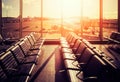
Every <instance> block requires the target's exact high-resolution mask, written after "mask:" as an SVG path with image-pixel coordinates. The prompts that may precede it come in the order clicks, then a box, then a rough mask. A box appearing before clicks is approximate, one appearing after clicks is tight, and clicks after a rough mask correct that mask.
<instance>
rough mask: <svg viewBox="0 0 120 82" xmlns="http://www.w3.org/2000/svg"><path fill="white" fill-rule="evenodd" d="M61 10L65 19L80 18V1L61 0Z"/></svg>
mask: <svg viewBox="0 0 120 82" xmlns="http://www.w3.org/2000/svg"><path fill="white" fill-rule="evenodd" d="M62 9H63V16H64V17H65V18H67V17H74V16H80V0H63V2H62Z"/></svg>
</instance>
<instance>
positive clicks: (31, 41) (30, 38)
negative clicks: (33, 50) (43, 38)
mask: <svg viewBox="0 0 120 82" xmlns="http://www.w3.org/2000/svg"><path fill="white" fill-rule="evenodd" d="M27 38H28V40H29V41H30V43H31V45H34V44H35V42H34V41H33V39H32V37H31V36H27Z"/></svg>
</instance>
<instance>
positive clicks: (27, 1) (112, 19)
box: [2, 0, 118, 39]
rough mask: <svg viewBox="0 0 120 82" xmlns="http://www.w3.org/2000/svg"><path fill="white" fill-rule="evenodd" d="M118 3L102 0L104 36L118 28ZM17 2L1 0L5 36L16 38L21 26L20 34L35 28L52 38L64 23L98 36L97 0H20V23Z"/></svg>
mask: <svg viewBox="0 0 120 82" xmlns="http://www.w3.org/2000/svg"><path fill="white" fill-rule="evenodd" d="M41 1H42V2H43V3H41ZM117 3H118V2H117V0H103V12H102V13H103V36H109V35H110V34H111V32H112V31H117V13H118V12H117ZM19 4H20V0H12V1H11V0H2V17H3V27H2V30H3V35H4V36H5V37H11V38H18V37H19V32H20V28H22V36H23V37H24V36H25V35H27V34H28V33H30V32H33V31H35V32H43V37H46V38H48V39H49V38H53V39H54V38H59V37H60V33H61V32H62V30H61V28H63V27H64V28H69V29H72V30H73V31H74V32H76V33H77V34H79V35H80V36H81V35H82V36H83V37H85V38H86V37H87V38H88V39H91V37H95V38H93V39H96V38H97V39H98V38H99V35H100V34H99V33H100V27H99V14H100V13H99V11H100V8H99V7H100V0H23V4H22V6H23V15H22V16H23V19H22V27H20V25H19V22H20V19H19V18H20V5H19ZM41 4H42V5H41ZM41 8H42V11H41ZM41 13H42V14H43V15H42V17H43V18H41ZM41 19H43V22H41ZM41 23H43V26H41ZM52 35H53V36H52ZM49 36H50V37H49ZM88 36H89V37H88Z"/></svg>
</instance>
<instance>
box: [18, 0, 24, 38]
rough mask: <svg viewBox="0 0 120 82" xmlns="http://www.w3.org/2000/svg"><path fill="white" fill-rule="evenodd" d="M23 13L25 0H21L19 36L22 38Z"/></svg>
mask: <svg viewBox="0 0 120 82" xmlns="http://www.w3.org/2000/svg"><path fill="white" fill-rule="evenodd" d="M22 13H23V0H20V14H19V19H20V22H19V38H22Z"/></svg>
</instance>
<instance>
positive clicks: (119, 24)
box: [118, 0, 120, 32]
mask: <svg viewBox="0 0 120 82" xmlns="http://www.w3.org/2000/svg"><path fill="white" fill-rule="evenodd" d="M118 32H120V0H118Z"/></svg>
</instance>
